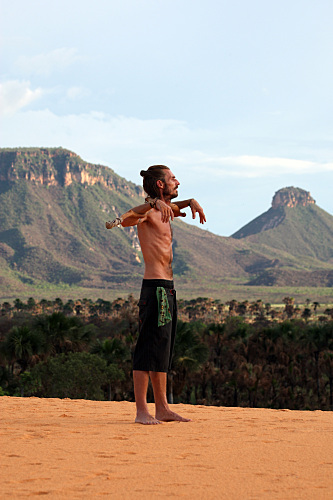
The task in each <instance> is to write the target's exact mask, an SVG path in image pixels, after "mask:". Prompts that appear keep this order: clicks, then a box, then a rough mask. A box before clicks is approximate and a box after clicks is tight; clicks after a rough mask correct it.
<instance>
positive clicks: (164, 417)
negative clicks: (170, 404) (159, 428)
mask: <svg viewBox="0 0 333 500" xmlns="http://www.w3.org/2000/svg"><path fill="white" fill-rule="evenodd" d="M156 419H158V420H159V421H160V422H173V421H176V422H192V420H191V419H190V418H184V417H182V416H181V415H178V413H175V412H174V411H171V410H170V409H164V410H159V411H158V412H156Z"/></svg>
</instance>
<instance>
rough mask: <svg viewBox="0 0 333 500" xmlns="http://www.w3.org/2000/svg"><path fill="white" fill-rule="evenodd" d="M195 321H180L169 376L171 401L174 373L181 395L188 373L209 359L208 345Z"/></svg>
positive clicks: (197, 368)
mask: <svg viewBox="0 0 333 500" xmlns="http://www.w3.org/2000/svg"><path fill="white" fill-rule="evenodd" d="M196 328H198V326H197V325H195V324H193V323H183V322H182V321H179V322H178V328H177V335H176V339H175V347H174V356H173V362H172V369H171V372H170V374H169V377H168V395H169V398H168V399H169V403H173V396H174V375H176V384H177V385H176V393H177V395H179V394H180V393H181V392H182V390H183V388H184V385H185V382H186V374H187V373H189V372H192V373H193V372H196V371H198V370H199V369H200V368H201V366H202V365H203V363H205V362H206V361H207V359H208V354H209V352H208V347H207V345H206V344H204V343H203V342H202V341H201V340H200V338H199V335H198V333H197V331H196Z"/></svg>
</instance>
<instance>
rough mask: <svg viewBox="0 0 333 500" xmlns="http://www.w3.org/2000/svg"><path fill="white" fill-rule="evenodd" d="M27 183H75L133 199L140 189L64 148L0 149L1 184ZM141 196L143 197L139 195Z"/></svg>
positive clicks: (53, 184)
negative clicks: (8, 182) (100, 186)
mask: <svg viewBox="0 0 333 500" xmlns="http://www.w3.org/2000/svg"><path fill="white" fill-rule="evenodd" d="M20 179H24V180H26V181H30V182H32V183H34V184H42V185H43V186H57V185H60V186H69V185H70V184H72V183H78V184H84V185H85V186H93V185H94V184H100V185H102V186H104V187H106V188H107V189H111V190H116V191H122V192H124V193H127V194H128V195H130V196H131V197H133V190H134V191H136V192H137V191H138V188H137V187H136V186H135V185H134V184H132V183H131V182H128V181H126V180H125V179H123V178H122V177H120V176H119V175H117V174H115V173H114V172H113V171H112V170H111V169H110V168H108V167H105V166H102V165H93V164H91V163H87V162H84V161H83V160H82V159H81V158H80V156H78V155H77V154H75V153H73V152H72V151H68V150H66V149H63V148H13V149H9V148H8V149H7V148H6V149H0V181H12V182H13V181H17V180H20ZM137 194H142V193H141V192H140V193H139V192H137Z"/></svg>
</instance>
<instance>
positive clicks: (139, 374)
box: [133, 370, 160, 424]
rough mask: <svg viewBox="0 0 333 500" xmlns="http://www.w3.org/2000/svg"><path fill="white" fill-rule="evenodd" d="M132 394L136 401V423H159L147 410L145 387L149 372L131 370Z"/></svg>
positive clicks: (146, 386) (146, 387)
mask: <svg viewBox="0 0 333 500" xmlns="http://www.w3.org/2000/svg"><path fill="white" fill-rule="evenodd" d="M133 382H134V395H135V403H136V419H135V422H136V423H138V424H159V423H160V422H159V421H158V420H156V418H154V417H153V416H152V415H151V414H150V413H149V410H148V405H147V389H148V382H149V372H144V371H140V370H133Z"/></svg>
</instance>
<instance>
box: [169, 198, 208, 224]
mask: <svg viewBox="0 0 333 500" xmlns="http://www.w3.org/2000/svg"><path fill="white" fill-rule="evenodd" d="M172 204H173V205H176V206H177V207H178V208H179V209H180V210H182V209H183V208H187V207H190V209H191V211H192V219H195V217H196V214H197V213H198V214H199V219H200V222H201V224H204V223H205V222H206V216H205V214H204V211H203V209H202V207H201V206H200V205H199V203H198V202H197V200H195V199H194V198H190V199H189V200H184V201H175V202H173V203H172ZM180 215H183V214H181V213H180Z"/></svg>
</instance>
